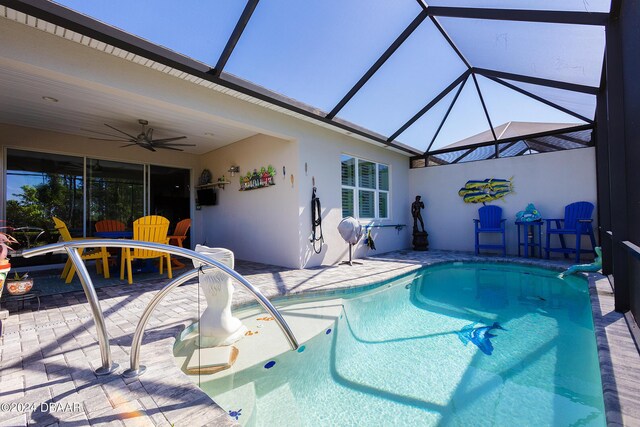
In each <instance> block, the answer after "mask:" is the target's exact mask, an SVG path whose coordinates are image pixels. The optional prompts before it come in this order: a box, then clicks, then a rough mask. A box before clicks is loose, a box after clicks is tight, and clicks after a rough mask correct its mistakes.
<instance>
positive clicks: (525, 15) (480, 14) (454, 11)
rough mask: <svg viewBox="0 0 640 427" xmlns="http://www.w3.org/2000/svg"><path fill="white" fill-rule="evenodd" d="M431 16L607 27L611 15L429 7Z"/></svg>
mask: <svg viewBox="0 0 640 427" xmlns="http://www.w3.org/2000/svg"><path fill="white" fill-rule="evenodd" d="M427 12H428V13H429V15H430V16H446V17H449V18H469V19H493V20H502V21H527V22H546V23H553V24H576V25H605V24H607V22H608V21H609V14H608V13H602V12H573V11H555V10H521V9H488V8H473V7H449V6H428V7H427Z"/></svg>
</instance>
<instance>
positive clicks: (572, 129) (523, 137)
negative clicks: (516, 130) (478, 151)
mask: <svg viewBox="0 0 640 427" xmlns="http://www.w3.org/2000/svg"><path fill="white" fill-rule="evenodd" d="M593 128H594V126H593V125H591V124H587V125H579V126H572V127H569V128H564V129H556V130H552V131H546V132H539V133H535V134H528V135H520V136H514V137H509V138H503V139H499V140H497V141H487V142H481V143H478V144H469V145H464V146H460V147H451V148H443V149H441V150H434V151H430V152H428V153H425V154H422V155H419V156H413V157H411V160H412V161H413V160H418V159H426V158H427V157H428V156H434V155H437V154H444V153H450V152H452V151H460V150H467V149H472V148H478V147H486V146H490V145H496V144H504V143H509V142H514V141H520V140H522V141H525V140H527V139H532V138H541V137H543V136H552V135H557V134H562V133H569V132H577V131H580V130H586V129H593ZM525 142H526V141H525Z"/></svg>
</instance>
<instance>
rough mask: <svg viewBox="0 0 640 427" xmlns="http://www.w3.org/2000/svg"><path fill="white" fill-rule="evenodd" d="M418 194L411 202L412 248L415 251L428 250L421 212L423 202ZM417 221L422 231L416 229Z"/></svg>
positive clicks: (427, 237)
mask: <svg viewBox="0 0 640 427" xmlns="http://www.w3.org/2000/svg"><path fill="white" fill-rule="evenodd" d="M420 199H421V197H420V196H416V201H415V202H413V203H411V215H412V216H413V249H414V250H416V251H427V250H429V233H427V232H426V230H425V229H424V221H423V220H422V212H421V210H422V209H424V202H423V201H422V200H420ZM418 221H420V226H421V227H422V231H419V229H418Z"/></svg>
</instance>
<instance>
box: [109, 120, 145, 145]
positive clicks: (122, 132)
mask: <svg viewBox="0 0 640 427" xmlns="http://www.w3.org/2000/svg"><path fill="white" fill-rule="evenodd" d="M104 125H105V126H106V127H108V128H109V129H113V130H115V131H116V132H120V133H121V134H123V135H127V136H128V137H129V138H131V139H133V140H134V141H135V140H136V139H137V138H136V137H135V136H133V135H129V134H128V133H126V132H124V131H121V130H120V129H116V128H114V127H113V126H111V125H108V124H106V123H105V124H104Z"/></svg>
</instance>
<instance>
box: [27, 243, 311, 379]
mask: <svg viewBox="0 0 640 427" xmlns="http://www.w3.org/2000/svg"><path fill="white" fill-rule="evenodd" d="M95 247H115V248H140V249H151V250H156V251H159V252H168V253H170V254H172V255H180V256H183V257H186V258H190V259H192V260H194V259H195V260H198V261H200V263H202V264H205V265H207V266H209V267H208V268H211V267H215V268H219V269H220V270H222V271H223V272H224V273H226V274H227V275H228V276H230V277H231V278H233V279H235V280H236V281H238V282H239V283H240V284H241V285H242V286H243V287H244V288H245V289H246V290H247V291H249V293H250V294H251V295H252V296H253V297H254V298H255V299H256V300H257V301H258V302H259V303H260V305H261V306H262V307H263V308H264V309H265V310H266V311H267V312H268V313H269V314H270V315H271V316H273V318H274V319H275V321H276V323H277V324H278V326H279V327H280V329H281V330H282V332H283V333H284V335H285V337H286V339H287V341H288V342H289V345H290V346H291V348H292V349H293V350H296V349H297V348H298V341H297V340H296V337H295V336H294V335H293V332H292V331H291V328H289V325H288V324H287V322H286V321H285V320H284V318H283V317H282V315H281V314H280V313H279V312H278V310H277V309H276V308H275V307H274V306H273V305H272V304H271V302H269V300H268V299H267V298H266V297H265V296H264V295H262V293H261V292H260V290H259V289H257V288H256V287H254V286H253V285H252V284H251V283H249V281H247V279H245V278H244V277H243V276H241V275H240V274H238V273H237V272H236V271H235V270H233V269H232V268H229V267H227V266H226V265H224V264H222V263H221V262H219V261H217V260H215V259H212V258H210V257H208V256H206V255H202V254H200V253H198V252H195V251H192V250H190V249H185V248H180V247H177V246H170V245H163V244H159V243H150V242H143V241H140V240H114V239H89V240H73V241H69V242H59V243H53V244H50V245H46V246H41V247H38V248H32V249H27V250H25V251H24V252H23V253H22V256H24V257H25V258H29V257H33V256H38V255H44V254H47V253H53V252H66V253H67V254H68V255H69V258H70V259H71V261H72V262H73V264H74V266H75V268H76V269H77V270H78V276H79V277H80V283H81V284H82V288H83V290H84V293H85V295H86V296H87V300H88V302H89V305H90V307H91V312H92V314H93V318H94V321H95V323H96V330H97V335H98V343H99V344H100V355H101V357H102V367H100V368H98V369H97V370H96V374H97V375H106V374H109V373H111V372H113V371H114V370H115V369H116V368H117V366H118V365H117V364H115V363H113V362H112V360H111V351H110V348H109V339H108V336H107V330H106V326H105V322H104V317H103V315H102V309H101V308H100V303H99V301H98V296H97V294H96V291H95V287H94V286H93V282H92V281H91V277H89V272H88V271H87V268H86V266H85V265H84V262H82V257H81V256H80V254H79V253H78V251H77V250H76V249H83V248H95ZM199 271H200V269H198V268H196V269H193V270H191V271H189V272H187V273H184V274H182V275H181V276H180V277H178V278H176V279H174V280H173V281H171V282H170V283H168V284H167V285H166V286H165V287H164V288H162V290H160V292H158V293H157V294H156V295H155V296H154V297H153V299H152V300H151V302H149V304H148V305H147V307H146V308H145V309H144V311H143V312H142V315H141V316H140V320H139V321H138V326H137V327H136V332H135V333H134V336H133V342H132V344H131V354H130V364H131V366H130V367H129V369H128V370H127V371H125V373H124V375H125V376H128V377H132V376H138V375H141V374H142V373H144V371H145V369H146V368H145V367H144V366H141V365H140V347H141V345H142V337H143V335H144V329H145V327H146V325H147V322H148V321H149V318H150V317H151V313H152V312H153V310H154V309H155V307H156V306H157V305H158V304H159V303H160V302H161V301H162V300H163V299H164V298H165V297H166V296H167V295H168V294H169V293H170V292H171V291H172V290H173V289H174V288H175V287H177V286H180V285H181V284H183V283H184V282H186V281H187V280H189V279H192V278H194V277H196V276H197V275H198V272H199Z"/></svg>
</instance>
